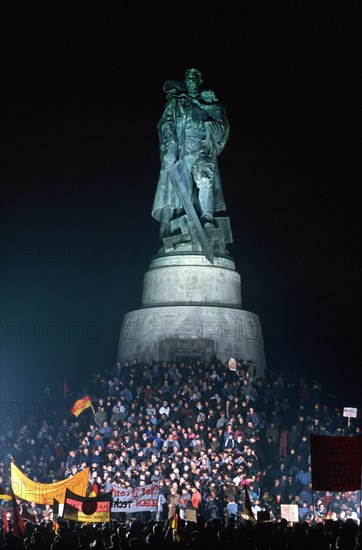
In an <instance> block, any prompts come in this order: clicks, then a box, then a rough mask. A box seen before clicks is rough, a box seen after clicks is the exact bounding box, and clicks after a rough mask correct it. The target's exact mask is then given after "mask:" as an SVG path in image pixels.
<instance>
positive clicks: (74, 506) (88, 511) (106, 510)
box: [63, 489, 112, 523]
mask: <svg viewBox="0 0 362 550" xmlns="http://www.w3.org/2000/svg"><path fill="white" fill-rule="evenodd" d="M111 503H112V493H111V492H109V493H104V494H101V495H99V496H96V497H81V496H80V495H77V494H75V493H72V491H69V489H67V491H66V493H65V501H64V510H63V518H64V519H68V520H73V521H78V522H80V523H107V522H109V521H111Z"/></svg>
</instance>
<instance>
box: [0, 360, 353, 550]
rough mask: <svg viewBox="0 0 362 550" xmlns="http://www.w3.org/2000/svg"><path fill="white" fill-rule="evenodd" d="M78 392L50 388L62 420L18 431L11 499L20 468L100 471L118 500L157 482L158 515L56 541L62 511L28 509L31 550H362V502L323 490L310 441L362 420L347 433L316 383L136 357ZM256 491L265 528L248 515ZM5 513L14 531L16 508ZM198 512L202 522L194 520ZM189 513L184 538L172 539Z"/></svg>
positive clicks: (243, 367)
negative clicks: (81, 402)
mask: <svg viewBox="0 0 362 550" xmlns="http://www.w3.org/2000/svg"><path fill="white" fill-rule="evenodd" d="M69 385H70V388H71V384H69ZM68 392H69V390H68V388H64V395H63V396H62V399H61V398H60V396H58V397H56V396H55V395H54V390H53V389H52V388H51V387H50V386H48V387H47V388H46V390H45V391H44V394H43V395H42V401H41V407H42V406H43V405H44V404H45V406H44V407H43V408H41V410H45V411H48V413H47V414H46V415H43V416H44V417H41V418H39V417H38V418H37V415H36V414H29V415H28V416H27V417H25V418H21V421H20V424H19V425H18V426H16V425H14V424H13V425H12V423H11V422H10V421H9V422H7V423H6V427H5V429H3V430H2V433H1V448H0V485H1V487H2V492H4V491H5V492H6V491H10V480H9V464H10V461H14V463H15V464H16V465H17V466H18V467H19V468H20V469H21V470H22V471H23V472H24V473H25V474H26V475H27V476H28V477H29V478H31V479H33V480H35V481H39V482H40V483H53V482H55V481H59V480H61V479H65V478H67V477H69V476H71V475H74V474H76V473H77V472H78V471H80V470H82V469H84V468H86V467H89V468H90V479H89V492H90V494H99V493H102V492H106V491H107V490H108V489H109V487H110V485H111V484H112V485H117V486H119V487H136V486H140V485H146V484H148V483H151V482H153V481H157V482H158V484H159V487H160V493H159V499H158V508H157V511H153V512H142V513H137V514H134V515H130V514H126V513H124V512H121V513H117V514H114V517H113V516H112V522H111V524H106V525H101V524H98V525H97V524H94V525H89V524H85V525H76V526H70V525H69V522H64V521H63V523H62V522H61V520H60V522H61V527H60V531H59V532H58V534H55V533H54V529H53V519H54V518H53V515H54V514H53V510H52V507H51V506H49V505H47V506H40V505H38V504H37V503H22V514H23V515H24V518H25V519H26V526H27V530H28V536H27V538H26V539H25V542H19V544H20V546H19V547H20V548H23V547H24V548H44V549H45V548H54V549H55V548H63V547H64V548H65V547H66V548H73V547H74V548H90V547H91V548H93V547H94V548H112V549H113V548H122V549H123V548H140V547H141V546H142V545H143V544H144V545H146V544H147V547H149V546H151V547H152V546H153V547H155V548H163V547H165V545H168V546H170V545H172V544H173V545H175V546H180V547H181V546H182V545H183V546H184V547H185V548H194V547H196V545H198V546H200V540H201V537H202V540H203V541H206V540H209V539H210V544H212V543H215V544H216V543H218V544H220V545H221V544H225V545H226V546H228V547H234V546H236V545H237V541H238V542H239V546H240V547H243V548H244V547H245V548H250V549H254V548H257V549H258V550H259V549H264V548H265V549H268V548H270V549H274V548H299V547H301V545H302V544H303V545H304V546H306V547H308V548H314V545H315V547H317V545H318V547H319V548H321V549H323V548H328V549H329V548H349V549H353V548H359V546H358V544H359V542H358V540H359V539H358V537H359V530H360V492H359V491H357V492H343V493H328V492H315V491H313V490H312V482H311V462H310V442H309V436H310V434H311V433H315V434H325V435H355V434H359V433H360V425H359V423H360V421H359V419H356V420H355V419H353V421H352V422H350V423H347V419H346V418H344V417H343V415H342V409H341V408H340V405H339V403H338V401H337V398H336V396H334V395H333V394H331V393H324V391H323V388H322V386H321V384H320V383H319V382H318V381H317V380H316V379H313V380H311V381H308V380H307V379H305V378H300V377H299V376H298V375H297V374H296V373H294V374H292V375H286V374H284V373H276V372H267V373H266V376H265V377H262V378H261V377H258V376H257V373H256V369H255V366H254V364H253V363H252V362H250V361H249V362H243V361H242V360H239V361H237V364H236V369H230V368H229V364H228V363H225V364H224V363H222V362H220V361H218V360H217V359H216V358H215V360H213V361H210V362H201V361H197V362H195V363H189V362H187V361H186V362H179V363H173V362H170V363H164V362H160V361H154V362H152V363H142V362H139V361H137V360H134V361H130V362H125V363H123V364H121V363H117V364H116V365H115V366H114V368H113V369H111V370H108V371H105V372H103V373H102V372H98V373H94V374H92V375H91V377H90V380H89V381H88V382H87V384H86V386H85V387H83V388H82V389H81V391H79V392H77V393H74V394H73V395H70V394H69V393H68ZM84 395H89V396H90V397H91V400H92V404H93V407H92V408H88V409H86V410H85V411H84V412H83V413H82V414H81V415H80V416H78V417H74V416H73V415H72V414H71V412H70V411H71V406H72V405H73V404H74V401H75V400H76V399H79V398H81V397H83V396H84ZM55 404H56V405H57V407H55ZM50 405H53V406H50ZM54 411H56V412H57V414H55V413H54ZM59 411H60V412H59ZM3 428H4V426H3ZM246 492H247V494H248V496H249V498H250V504H251V516H253V517H254V518H255V521H254V519H253V518H252V517H251V516H250V515H247V514H246V510H245V493H246ZM282 504H295V505H297V507H298V520H299V521H298V522H297V523H293V524H292V523H290V522H287V521H286V520H285V519H283V518H282V513H281V505H282ZM2 506H3V508H5V510H6V509H7V513H8V516H9V521H10V522H11V506H10V504H9V503H8V502H7V501H4V502H3V503H2ZM190 510H191V511H193V513H194V516H188V515H187V514H188V512H189V511H190ZM175 511H178V514H179V521H180V525H181V527H182V529H181V539H180V540H178V539H177V540H176V539H175V536H174V534H175V533H174V530H170V523H171V521H172V519H173V518H174V514H175ZM190 517H193V518H194V521H189V520H188V519H189V518H190ZM258 519H263V520H264V521H257V520H258ZM1 536H2V539H1V540H2V546H3V547H8V548H9V547H11V546H9V544H10V543H9V541H8V540H7V539H10V538H11V537H13V534H12V533H11V532H10V533H7V534H4V532H2V535H1ZM34 537H35V538H36V537H38V539H39V540H37V541H36V542H34V540H35V539H34ZM208 537H209V538H208ZM307 539H308V540H307ZM11 540H12V542H11V544H14V539H11ZM345 540H348V544H349V546H344V544H346V543H345V542H344V541H345ZM352 540H353V544H352V542H351V541H352ZM31 541H33V542H31ZM240 541H243V542H242V545H241V544H240ZM306 541H307V543H308V544H307V543H306ZM35 544H38V546H36V545H35ZM298 544H300V546H298ZM333 545H335V546H333Z"/></svg>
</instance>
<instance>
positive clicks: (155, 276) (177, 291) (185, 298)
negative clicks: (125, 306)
mask: <svg viewBox="0 0 362 550" xmlns="http://www.w3.org/2000/svg"><path fill="white" fill-rule="evenodd" d="M213 355H215V356H216V357H217V358H218V359H220V360H221V361H223V362H225V361H228V360H229V359H230V358H231V357H234V358H236V359H240V358H242V359H243V360H244V361H248V360H251V361H253V362H254V363H255V366H256V369H257V375H258V376H262V375H263V374H264V372H265V368H266V365H265V356H264V345H263V337H262V331H261V327H260V323H259V319H258V316H257V315H255V314H254V313H251V312H248V311H244V310H242V304H241V282H240V275H239V274H238V273H237V272H236V270H235V264H234V262H233V260H232V259H231V257H230V256H215V258H214V263H213V264H211V263H210V262H209V261H208V260H207V259H206V258H205V256H203V255H202V254H187V253H184V254H164V255H162V254H161V255H159V256H156V257H155V258H154V259H153V260H152V261H151V263H150V266H149V271H147V273H146V274H145V276H144V281H143V294H142V308H141V309H138V310H135V311H131V312H129V313H127V314H126V315H125V317H124V320H123V324H122V329H121V334H120V340H119V348H118V354H117V360H118V361H122V362H123V361H126V360H132V359H133V358H137V359H138V360H141V361H152V360H162V361H176V360H197V359H199V360H201V361H204V360H210V359H211V357H212V356H213Z"/></svg>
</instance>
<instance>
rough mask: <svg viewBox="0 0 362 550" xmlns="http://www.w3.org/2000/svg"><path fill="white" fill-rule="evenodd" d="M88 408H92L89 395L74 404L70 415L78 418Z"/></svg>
mask: <svg viewBox="0 0 362 550" xmlns="http://www.w3.org/2000/svg"><path fill="white" fill-rule="evenodd" d="M88 407H92V400H91V398H90V397H89V395H85V396H84V397H82V399H78V401H76V402H75V403H74V405H73V408H72V410H71V413H72V414H74V416H79V415H80V414H81V413H82V412H83V411H85V410H86V409H88ZM92 408H93V407H92Z"/></svg>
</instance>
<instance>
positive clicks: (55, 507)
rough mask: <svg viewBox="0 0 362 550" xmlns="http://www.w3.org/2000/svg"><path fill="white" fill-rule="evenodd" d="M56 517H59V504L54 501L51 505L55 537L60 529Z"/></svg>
mask: <svg viewBox="0 0 362 550" xmlns="http://www.w3.org/2000/svg"><path fill="white" fill-rule="evenodd" d="M58 516H59V502H58V501H57V499H54V504H53V528H54V533H55V534H56V535H57V534H58V533H59V528H60V525H59V523H58Z"/></svg>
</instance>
